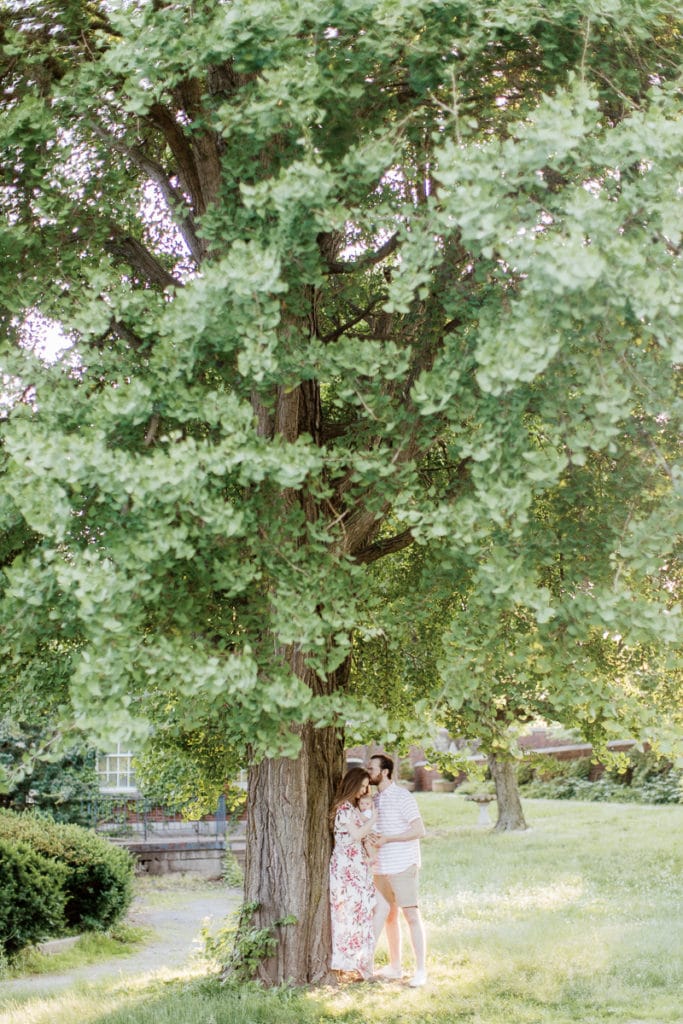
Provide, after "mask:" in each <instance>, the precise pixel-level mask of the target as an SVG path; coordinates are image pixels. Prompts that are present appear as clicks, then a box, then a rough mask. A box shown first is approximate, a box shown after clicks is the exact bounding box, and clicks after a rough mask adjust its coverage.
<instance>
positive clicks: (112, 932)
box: [0, 922, 151, 982]
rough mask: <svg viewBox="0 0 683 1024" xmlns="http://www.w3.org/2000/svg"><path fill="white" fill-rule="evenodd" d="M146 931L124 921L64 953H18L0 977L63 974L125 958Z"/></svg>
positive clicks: (30, 950)
mask: <svg viewBox="0 0 683 1024" xmlns="http://www.w3.org/2000/svg"><path fill="white" fill-rule="evenodd" d="M150 934H151V932H150V929H149V928H140V927H135V926H133V925H130V924H126V923H125V922H123V923H121V924H118V925H115V926H114V927H113V928H110V929H108V931H106V932H86V933H85V934H84V935H81V936H79V938H78V939H77V940H76V942H75V943H74V944H73V945H70V946H68V947H67V948H65V949H64V951H63V952H62V951H59V952H53V953H43V952H42V951H41V950H40V949H39V948H38V947H33V946H30V947H28V948H27V949H25V950H22V951H21V953H19V955H18V956H17V958H16V959H15V960H14V961H13V962H12V964H11V966H10V967H9V968H8V969H7V972H6V974H5V975H4V976H3V978H0V982H1V981H2V980H4V978H7V979H9V978H26V977H30V976H31V975H35V974H66V973H68V972H69V971H73V970H75V969H76V968H78V967H85V966H87V965H88V964H95V963H102V961H103V960H110V959H111V958H112V957H118V956H128V954H129V953H133V952H135V950H136V949H139V948H140V946H141V945H142V944H143V943H144V942H145V941H146V940H147V939H148V938H149V936H150Z"/></svg>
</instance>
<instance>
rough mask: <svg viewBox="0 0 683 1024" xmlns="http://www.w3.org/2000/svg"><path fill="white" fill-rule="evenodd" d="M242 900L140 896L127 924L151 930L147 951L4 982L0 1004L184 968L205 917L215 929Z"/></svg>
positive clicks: (228, 895)
mask: <svg viewBox="0 0 683 1024" xmlns="http://www.w3.org/2000/svg"><path fill="white" fill-rule="evenodd" d="M241 898H242V896H241V893H240V891H239V890H238V889H228V888H226V887H225V886H215V887H214V888H211V887H206V888H204V887H202V888H200V889H198V890H189V891H183V890H182V889H179V890H177V891H163V892H162V894H161V896H158V895H157V894H155V893H154V892H149V893H147V894H145V895H144V896H141V897H137V898H136V900H135V901H134V903H133V906H132V907H131V910H130V912H129V914H128V917H127V919H126V920H127V921H128V922H129V923H130V924H132V925H138V926H140V925H141V926H144V927H146V928H151V929H153V935H152V937H151V938H150V940H149V941H148V942H147V943H146V945H145V946H144V948H142V949H139V950H137V951H136V952H135V953H131V954H130V955H129V956H117V957H113V958H112V959H111V960H106V961H103V962H101V963H97V964H90V965H87V966H85V967H79V968H77V969H76V970H73V971H70V972H68V973H66V974H39V975H34V976H31V977H23V978H16V979H12V980H11V981H4V982H0V1003H3V1002H5V1001H6V1000H8V999H15V998H17V997H19V996H24V997H25V996H27V995H49V994H50V993H52V992H57V991H59V990H60V989H64V988H67V987H68V986H70V985H75V984H79V985H81V984H86V985H87V984H89V983H95V982H98V981H102V980H108V979H113V980H117V979H118V978H123V977H130V976H131V975H136V974H149V973H152V972H155V971H160V970H164V971H169V970H170V971H173V970H174V969H177V968H180V967H183V966H184V965H185V964H187V963H188V961H189V960H190V959H191V958H192V956H193V955H194V954H196V953H197V952H198V951H199V950H200V949H201V941H200V932H201V928H202V925H203V924H204V923H205V921H206V920H207V918H208V919H209V924H210V926H211V925H213V926H216V927H217V926H218V925H220V924H221V923H222V921H223V919H224V917H225V916H226V915H227V914H228V913H230V912H231V911H232V910H234V909H235V908H236V907H238V906H239V904H240V902H241ZM160 900H161V903H162V905H159V902H160Z"/></svg>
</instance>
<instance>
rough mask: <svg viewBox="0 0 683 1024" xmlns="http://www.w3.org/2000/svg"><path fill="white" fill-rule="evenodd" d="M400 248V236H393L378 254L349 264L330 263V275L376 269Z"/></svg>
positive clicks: (372, 253) (368, 255)
mask: <svg viewBox="0 0 683 1024" xmlns="http://www.w3.org/2000/svg"><path fill="white" fill-rule="evenodd" d="M397 248H398V234H395V235H392V236H391V238H389V239H388V240H387V241H386V242H385V243H384V245H382V246H380V248H379V249H378V250H377V251H376V252H371V253H366V254H365V255H364V256H361V258H360V259H358V260H352V261H349V262H346V261H340V262H328V264H327V269H328V271H329V273H330V274H353V273H354V272H355V271H356V270H363V269H364V268H365V267H374V266H375V265H376V264H377V263H381V262H382V260H384V259H386V258H387V256H390V255H391V253H392V252H394V251H395V250H396V249H397Z"/></svg>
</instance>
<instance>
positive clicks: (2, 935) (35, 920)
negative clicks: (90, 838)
mask: <svg viewBox="0 0 683 1024" xmlns="http://www.w3.org/2000/svg"><path fill="white" fill-rule="evenodd" d="M66 877H67V869H66V868H65V867H64V866H63V865H62V864H58V863H57V862H56V861H54V860H52V859H50V858H48V857H43V856H41V855H40V854H39V853H36V852H35V850H33V849H31V847H30V846H29V845H28V844H27V843H21V842H19V843H15V842H8V841H5V840H2V839H0V953H4V954H6V955H7V957H12V956H14V954H15V953H18V952H19V950H20V949H23V947H24V946H27V945H29V943H32V942H39V941H40V940H41V939H44V938H47V937H48V936H51V935H60V934H62V933H63V932H64V904H65V900H66V893H65V891H64V883H65V882H66Z"/></svg>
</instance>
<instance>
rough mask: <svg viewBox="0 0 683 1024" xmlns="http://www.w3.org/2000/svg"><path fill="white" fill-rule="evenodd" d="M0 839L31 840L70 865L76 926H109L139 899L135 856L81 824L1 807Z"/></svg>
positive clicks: (68, 893)
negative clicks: (56, 820) (134, 882)
mask: <svg viewBox="0 0 683 1024" xmlns="http://www.w3.org/2000/svg"><path fill="white" fill-rule="evenodd" d="M0 840H6V841H8V842H11V843H26V844H27V845H28V846H30V847H31V848H32V849H33V850H34V851H35V852H36V853H39V854H40V855H41V856H43V857H49V858H52V859H53V860H54V861H56V862H57V863H58V864H61V865H64V867H65V868H66V877H65V880H64V893H65V906H64V920H65V922H66V926H67V928H69V929H71V930H77V929H86V930H104V929H105V928H109V927H110V926H111V925H112V924H114V923H115V922H116V921H117V920H118V919H119V918H120V917H122V915H123V914H125V912H126V910H127V909H128V907H129V906H130V902H131V900H132V898H133V874H134V868H133V858H132V857H131V855H130V854H129V853H128V851H127V850H122V849H120V848H118V847H116V846H113V845H112V844H111V843H110V842H109V841H108V840H106V839H103V838H101V837H100V836H98V835H95V833H94V832H91V831H89V830H88V829H85V828H82V827H81V826H80V825H61V824H57V823H56V822H54V821H52V820H51V819H49V818H45V817H41V816H39V815H37V814H33V813H23V814H15V813H13V812H12V811H6V810H0Z"/></svg>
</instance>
